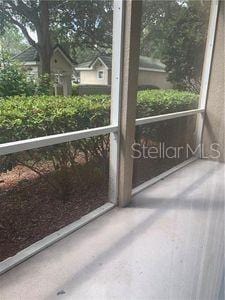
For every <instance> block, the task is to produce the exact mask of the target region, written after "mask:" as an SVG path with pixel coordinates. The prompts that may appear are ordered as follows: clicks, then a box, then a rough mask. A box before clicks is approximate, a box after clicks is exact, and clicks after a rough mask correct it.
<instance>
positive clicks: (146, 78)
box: [75, 55, 172, 89]
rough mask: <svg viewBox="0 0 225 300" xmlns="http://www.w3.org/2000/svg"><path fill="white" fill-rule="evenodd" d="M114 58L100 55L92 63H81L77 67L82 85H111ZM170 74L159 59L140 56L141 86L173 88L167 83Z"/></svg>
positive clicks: (139, 75)
mask: <svg viewBox="0 0 225 300" xmlns="http://www.w3.org/2000/svg"><path fill="white" fill-rule="evenodd" d="M111 69H112V57H111V56H109V55H99V56H97V57H95V58H94V59H93V60H91V61H87V62H84V63H81V64H79V65H77V66H76V67H75V70H76V71H79V72H80V84H81V85H107V86H110V85H111ZM167 77H168V73H167V72H166V71H165V65H164V64H163V63H161V62H160V60H159V59H155V58H152V57H146V56H140V60H139V74H138V85H139V86H148V85H149V86H155V87H158V88H161V89H169V88H172V84H171V83H170V82H169V81H167Z"/></svg>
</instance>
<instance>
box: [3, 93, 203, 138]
mask: <svg viewBox="0 0 225 300" xmlns="http://www.w3.org/2000/svg"><path fill="white" fill-rule="evenodd" d="M197 100H198V95H196V94H192V93H188V92H179V91H174V90H166V91H163V90H146V91H140V92H138V97H137V118H141V117H147V116H153V115H158V114H165V113H172V112H177V111H182V110H188V109H193V108H196V107H197ZM109 118H110V96H108V95H89V96H76V97H54V96H52V97H51V96H36V97H12V98H8V99H2V100H0V143H5V142H9V141H15V140H23V139H28V138H33V137H38V136H46V135H51V134H57V133H63V132H69V131H75V130H81V129H87V128H93V127H98V126H105V125H108V124H109Z"/></svg>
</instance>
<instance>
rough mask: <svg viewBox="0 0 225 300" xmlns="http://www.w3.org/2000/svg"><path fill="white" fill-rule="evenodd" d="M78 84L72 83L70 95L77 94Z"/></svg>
mask: <svg viewBox="0 0 225 300" xmlns="http://www.w3.org/2000/svg"><path fill="white" fill-rule="evenodd" d="M78 89H79V84H73V85H72V96H78Z"/></svg>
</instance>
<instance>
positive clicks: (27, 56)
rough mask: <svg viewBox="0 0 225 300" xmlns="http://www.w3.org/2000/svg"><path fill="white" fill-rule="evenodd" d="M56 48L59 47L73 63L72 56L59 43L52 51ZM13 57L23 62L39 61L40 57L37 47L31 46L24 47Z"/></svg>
mask: <svg viewBox="0 0 225 300" xmlns="http://www.w3.org/2000/svg"><path fill="white" fill-rule="evenodd" d="M57 49H59V50H60V51H61V52H62V53H63V54H64V55H65V57H66V58H67V59H68V60H69V61H70V62H71V63H72V64H73V63H74V61H73V60H72V58H71V57H70V56H69V55H68V54H67V53H66V52H65V50H64V49H63V48H62V47H61V46H60V45H56V46H55V47H54V48H53V51H55V50H57ZM14 59H16V60H19V61H20V62H23V63H24V62H25V63H26V62H39V61H40V57H39V54H38V51H37V49H35V48H34V47H32V46H31V47H29V48H26V49H25V50H23V51H22V52H21V53H19V54H18V55H16V56H14Z"/></svg>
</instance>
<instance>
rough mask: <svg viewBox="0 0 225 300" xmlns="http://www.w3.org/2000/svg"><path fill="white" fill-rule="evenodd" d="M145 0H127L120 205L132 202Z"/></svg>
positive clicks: (121, 125) (124, 42)
mask: <svg viewBox="0 0 225 300" xmlns="http://www.w3.org/2000/svg"><path fill="white" fill-rule="evenodd" d="M141 15H142V1H137V0H129V1H128V0H127V1H125V17H124V18H125V23H124V41H123V44H124V46H123V70H122V74H123V76H122V80H123V86H122V99H121V100H122V101H121V102H122V103H121V120H120V168H119V205H120V206H121V207H124V206H126V205H127V204H129V202H130V200H131V192H132V176H133V158H132V148H131V147H132V144H133V142H134V135H135V117H136V98H137V84H138V69H139V49H140V33H141Z"/></svg>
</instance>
